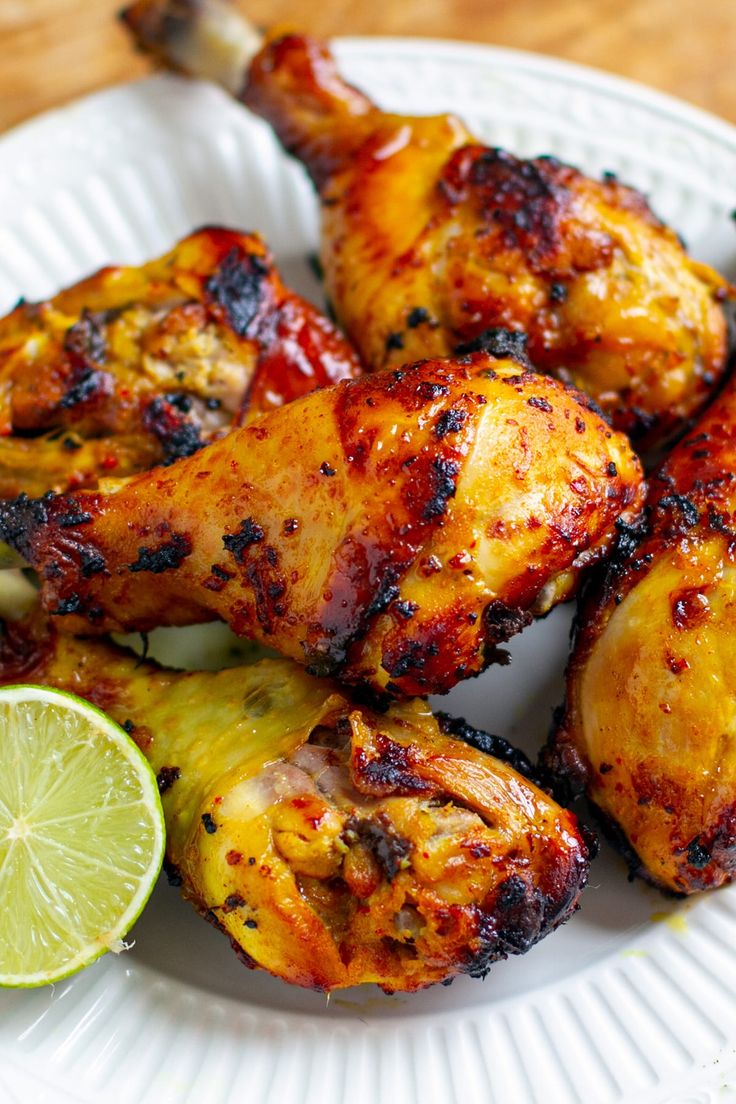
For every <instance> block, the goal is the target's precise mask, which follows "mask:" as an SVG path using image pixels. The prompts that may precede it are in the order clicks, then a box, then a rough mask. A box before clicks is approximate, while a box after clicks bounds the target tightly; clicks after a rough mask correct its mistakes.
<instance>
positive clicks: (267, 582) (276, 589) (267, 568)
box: [245, 544, 286, 634]
mask: <svg viewBox="0 0 736 1104" xmlns="http://www.w3.org/2000/svg"><path fill="white" fill-rule="evenodd" d="M245 574H246V578H247V580H248V582H249V583H250V585H251V588H252V590H253V598H254V601H255V607H256V617H257V618H258V623H259V625H260V626H261V628H262V629H263V631H264V632H265V633H268V634H271V633H272V632H273V629H274V621H275V620H276V618H278V617H283V616H284V614H285V613H286V604H285V602H284V596H285V594H286V579H285V578H284V576H283V574H282V573H281V571H280V570H279V556H278V552H277V551H276V549H275V548H274V547H273V545H270V544H267V545H265V546H264V547H263V550H262V552H259V554H258V555H256V556H253V558H252V559H251V561H250V563H249V564H248V566H247V569H246V573H245Z"/></svg>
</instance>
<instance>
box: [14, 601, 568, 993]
mask: <svg viewBox="0 0 736 1104" xmlns="http://www.w3.org/2000/svg"><path fill="white" fill-rule="evenodd" d="M18 679H22V680H23V681H31V682H35V683H43V684H45V685H50V686H56V687H60V688H62V689H64V690H69V691H73V692H74V693H76V694H79V695H82V696H83V697H86V698H88V699H89V700H90V701H93V702H95V703H96V704H97V705H99V706H101V707H102V708H104V709H105V710H106V711H107V712H108V713H110V714H111V716H113V717H114V718H115V719H116V720H117V721H118V722H119V723H121V724H123V725H124V726H125V727H126V728H127V729H128V730H129V731H130V732H131V733H132V735H133V738H134V739H135V740H136V741H137V743H138V745H139V746H140V748H141V749H142V751H143V752H144V754H145V755H146V756H147V758H148V759H149V761H150V763H151V765H152V767H153V769H154V771H155V772H156V774H157V777H158V783H159V788H160V790H161V794H162V800H163V805H164V812H165V818H166V826H167V840H168V842H167V848H168V860H169V876H170V879H171V880H172V881H174V882H175V883H176V884H179V885H181V887H182V891H183V893H184V896H185V897H187V898H188V899H189V900H190V901H191V902H192V904H193V905H194V906H195V908H196V909H197V910H198V911H199V912H200V913H202V914H203V915H204V916H206V917H207V919H209V920H210V921H211V922H212V923H214V924H215V925H216V926H217V927H218V928H220V929H221V930H222V931H223V932H224V933H225V934H226V935H228V936H229V938H230V940H231V942H232V945H233V947H234V949H235V951H236V953H237V954H238V956H239V957H240V958H241V959H242V961H243V962H245V964H246V965H248V966H251V967H259V968H261V969H264V970H268V971H269V972H270V973H272V974H275V975H276V976H277V977H280V978H283V979H284V980H285V981H289V982H291V983H293V984H296V985H302V986H307V987H310V988H315V989H322V990H326V991H329V990H331V989H338V988H342V987H344V986H348V985H357V984H359V983H363V982H376V983H377V984H379V985H381V986H382V987H383V988H384V989H386V990H389V991H393V990H409V991H411V990H415V989H420V988H422V987H424V986H426V985H430V984H431V983H433V982H437V981H446V980H448V979H450V978H452V977H454V976H455V975H457V974H462V973H467V974H471V975H473V976H483V975H484V974H485V973H486V972H487V971H488V968H489V966H490V965H491V963H492V962H494V961H495V960H497V959H499V958H505V957H506V956H507V955H509V954H520V953H523V952H524V951H526V950H527V949H528V948H529V947H530V946H531V945H532V944H533V943H535V942H536V941H537V940H538V939H540V938H541V937H542V936H544V935H546V934H547V933H548V932H549V931H552V930H553V929H554V928H555V927H557V925H558V924H560V923H562V921H564V920H566V919H567V918H568V917H569V916H570V915H571V913H572V912H573V910H574V909H575V908H576V907H577V901H578V897H579V895H580V892H581V890H582V888H583V886H584V885H585V880H586V874H587V866H588V862H587V860H588V848H587V845H586V843H585V842H584V840H583V838H582V837H581V835H580V832H579V829H578V826H577V823H576V820H575V817H574V815H573V814H572V813H569V812H567V811H566V810H564V809H562V808H560V807H559V806H558V805H556V804H555V802H554V801H552V800H551V799H550V798H548V797H547V796H546V795H545V794H544V793H542V791H541V790H539V789H538V788H537V787H536V786H535V785H534V784H533V783H532V782H531V781H529V780H528V779H526V778H524V777H522V775H521V774H519V773H517V771H516V770H514V768H513V767H512V765H511V763H510V762H509V760H511V762H514V761H517V760H518V753H516V755H514V754H513V753H511V752H510V749H509V748H508V745H505V744H504V743H503V741H498V740H494V738H492V737H488V736H486V735H485V734H473V733H472V730H470V731H469V730H468V729H467V727H466V726H463V725H460V726H458V725H457V724H456V723H454V724H452V725H451V727H452V728H459V731H461V732H463V733H464V734H465V735H466V738H470V739H475V740H476V741H478V742H480V743H481V744H482V746H483V747H486V746H488V744H489V742H490V745H491V747H492V748H493V749H494V750H495V751H496V752H497V753H498V755H499V756H500V758H496V757H493V756H492V755H488V754H484V753H483V751H481V750H478V749H477V748H475V747H473V746H469V745H468V744H467V743H463V742H461V741H460V740H458V739H453V738H451V737H450V736H447V735H445V734H444V733H443V731H442V729H441V727H440V724H439V723H438V720H437V718H436V717H434V716H433V715H432V713H431V712H430V711H429V709H428V707H427V706H426V705H424V704H423V703H408V704H404V705H401V706H393V707H392V708H391V710H389V711H388V712H387V713H382V714H376V713H373V712H371V711H370V710H369V709H366V708H365V707H363V706H360V705H356V704H355V703H354V702H353V701H351V699H350V697H349V696H348V694H347V693H346V691H345V690H342V689H340V688H338V687H337V685H335V684H334V683H332V682H328V681H326V680H317V679H313V678H311V677H310V676H309V675H307V674H306V673H305V672H304V671H303V670H302V669H300V668H299V667H297V666H296V665H295V664H293V663H290V662H289V661H288V660H264V661H262V662H261V663H259V664H257V665H255V666H252V667H238V668H230V669H228V670H224V671H220V672H217V673H212V672H188V673H183V672H174V671H170V670H165V669H162V668H159V667H157V666H155V665H153V664H151V663H145V662H144V663H142V662H141V661H140V659H139V658H138V657H137V656H134V655H132V654H130V653H126V652H124V651H122V650H121V649H118V648H115V647H113V646H112V645H109V644H107V643H105V642H103V641H100V640H94V641H89V640H85V641H80V640H76V639H74V638H72V637H69V636H66V635H64V636H62V635H59V634H57V633H56V632H55V630H54V627H53V626H51V625H49V624H48V623H47V622H46V621H45V619H44V618H42V617H39V616H38V613H37V612H36V614H34V615H32V616H31V617H30V618H28V619H26V620H25V621H24V622H20V623H11V624H8V625H7V626H6V627H5V632H4V636H3V638H2V642H1V643H0V681H2V682H3V683H8V682H14V681H17V680H18ZM522 758H523V757H522Z"/></svg>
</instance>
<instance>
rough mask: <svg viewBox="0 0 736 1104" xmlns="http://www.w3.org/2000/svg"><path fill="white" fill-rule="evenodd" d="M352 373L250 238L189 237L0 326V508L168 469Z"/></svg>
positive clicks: (214, 232)
mask: <svg viewBox="0 0 736 1104" xmlns="http://www.w3.org/2000/svg"><path fill="white" fill-rule="evenodd" d="M357 374H358V362H357V358H356V356H355V353H354V352H353V351H352V349H351V348H350V347H349V345H348V343H347V342H346V341H345V340H344V339H343V338H342V336H341V335H340V334H339V333H338V331H337V330H336V329H335V327H334V326H333V325H332V324H331V323H330V322H328V321H327V319H325V318H323V317H322V316H321V315H320V314H319V312H318V311H317V310H316V309H315V308H314V307H313V306H312V305H311V304H309V303H307V302H305V301H304V300H303V299H301V298H299V296H297V295H295V294H294V293H293V292H291V291H289V290H288V289H287V288H285V287H284V285H283V284H282V282H281V279H280V277H279V275H278V273H277V271H276V269H275V268H274V265H273V260H272V258H271V255H270V253H269V252H268V249H267V248H266V246H265V245H264V243H263V241H262V240H261V239H260V238H259V237H258V236H257V235H254V234H242V233H236V232H235V231H231V230H223V229H216V228H208V229H204V230H199V231H197V232H196V233H193V234H190V235H189V237H187V238H184V240H183V241H181V242H179V244H178V245H177V246H175V248H174V249H172V250H171V251H170V252H169V253H167V254H165V255H164V256H163V257H159V258H157V259H156V260H154V261H151V262H149V263H148V264H145V265H142V266H140V267H137V268H134V267H129V268H121V267H112V268H105V269H102V271H101V272H98V273H96V274H95V275H94V276H91V277H89V278H88V279H86V280H82V281H81V282H80V283H78V284H76V285H75V286H74V287H71V288H68V289H67V290H66V291H62V292H60V294H58V295H56V296H54V298H53V299H51V300H49V301H47V302H43V303H26V302H21V303H19V305H18V306H17V307H16V308H15V310H13V311H12V312H11V313H10V314H9V315H7V316H6V317H5V318H3V319H1V320H0V497H2V498H12V497H14V496H16V495H18V494H20V492H21V491H26V492H27V493H28V494H32V495H41V494H43V493H44V492H46V491H48V490H53V491H64V490H70V489H74V488H77V487H87V486H95V485H96V484H97V482H98V480H99V479H100V478H102V477H108V476H111V475H113V476H125V475H130V474H132V473H134V472H138V471H141V470H145V469H148V468H150V467H153V465H154V464H160V463H170V462H171V461H172V460H175V459H177V458H178V457H181V456H188V455H190V454H191V453H192V452H195V451H196V450H197V449H198V448H200V447H201V446H202V445H203V444H205V443H206V442H207V441H210V440H212V439H214V438H216V437H218V436H221V435H222V434H223V433H225V432H227V431H228V430H229V429H230V427H231V426H232V425H233V424H235V423H239V422H242V421H244V420H247V419H248V418H250V417H252V416H253V415H255V414H258V413H260V412H261V411H262V410H267V409H269V408H271V407H273V406H277V405H279V404H281V403H284V402H288V401H290V400H291V399H293V398H295V397H296V396H297V395H302V394H304V393H305V392H306V391H310V390H312V389H313V388H314V387H318V386H323V385H324V384H327V383H334V382H336V381H337V380H339V379H343V378H346V377H352V376H354V375H357ZM39 435H40V436H39Z"/></svg>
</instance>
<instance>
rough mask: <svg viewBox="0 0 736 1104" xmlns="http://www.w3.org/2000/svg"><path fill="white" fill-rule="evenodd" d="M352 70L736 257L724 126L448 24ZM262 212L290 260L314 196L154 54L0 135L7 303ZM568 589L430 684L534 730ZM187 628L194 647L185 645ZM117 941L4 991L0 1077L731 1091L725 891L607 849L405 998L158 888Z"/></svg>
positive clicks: (262, 134)
mask: <svg viewBox="0 0 736 1104" xmlns="http://www.w3.org/2000/svg"><path fill="white" fill-rule="evenodd" d="M339 54H340V58H341V60H342V62H343V66H344V71H345V72H346V74H348V76H349V77H351V78H352V79H353V80H354V81H355V82H356V83H358V84H360V85H362V86H364V87H365V88H366V89H368V90H369V91H371V92H372V93H374V94H375V96H376V97H377V98H378V99H379V100H380V101H381V102H382V103H384V104H385V105H387V106H391V107H394V108H396V109H398V110H401V111H417V112H428V111H442V110H447V109H452V110H454V111H456V112H457V113H459V114H461V115H463V116H464V117H465V118H466V119H467V120H468V122H469V123H471V124H472V126H473V127H474V128H475V130H476V132H477V133H478V135H479V136H481V137H482V138H484V139H485V140H486V141H488V142H490V143H492V144H496V145H504V146H507V147H509V148H510V149H512V150H514V151H516V152H518V153H521V154H532V153H541V152H550V153H555V154H557V155H558V156H560V157H562V158H563V159H565V160H568V161H571V162H573V163H575V164H578V165H580V166H581V167H583V168H584V169H586V170H588V171H592V172H600V171H601V170H603V169H613V170H616V171H618V172H619V173H620V174H621V176H622V177H623V178H624V179H625V180H627V181H630V182H632V183H634V184H636V185H638V186H639V187H641V188H643V189H644V191H646V192H648V193H649V194H650V195H651V198H652V201H653V204H654V206H655V208H656V210H657V211H658V212H660V213H661V215H662V216H664V217H665V218H666V219H668V220H669V221H671V222H672V223H673V224H674V225H675V226H676V227H677V229H678V230H679V231H680V232H681V233H683V234H684V236H685V237H686V239H687V240H688V242H689V244H690V246H691V248H692V249H693V251H694V252H695V253H696V254H697V255H698V256H701V257H703V258H704V259H707V260H710V261H711V262H713V263H715V264H716V265H718V266H719V267H721V268H723V269H725V270H726V271H727V272H730V274H731V275H732V276H733V275H734V267H735V265H736V234H734V227H733V224H732V223H731V222H730V221H729V213H730V211H731V209H732V208H733V207H734V206H736V131H734V130H733V129H731V128H730V127H728V126H726V125H725V124H724V123H720V122H718V121H717V120H714V119H711V118H709V117H707V116H705V115H703V114H701V113H700V112H697V111H695V110H693V109H691V108H688V107H686V106H684V105H682V104H678V103H676V102H675V101H673V100H670V99H667V98H665V97H663V96H659V95H656V94H654V93H652V92H648V91H646V90H645V89H642V88H638V87H636V86H633V85H630V84H627V83H624V82H622V81H619V80H615V79H613V78H610V77H605V76H603V75H600V74H596V73H593V72H589V71H586V70H583V69H579V68H574V67H572V66H568V65H564V64H561V63H556V62H552V61H548V60H545V59H542V58H534V57H532V56H528V55H524V54H518V53H513V52H510V51H501V50H492V49H487V48H483V47H473V46H460V45H456V44H452V43H439V42H429V41H426V42H409V41H395V40H394V41H387V40H380V39H374V40H347V41H342V42H341V43H340V44H339ZM211 222H222V223H226V224H231V225H234V226H239V227H244V228H253V229H259V230H261V231H262V232H264V233H265V235H266V237H267V238H268V239H269V241H270V242H271V244H272V246H273V248H274V249H275V252H276V255H277V258H278V259H279V262H280V264H281V267H282V269H283V271H284V273H285V275H286V276H287V278H289V279H290V280H291V281H292V282H294V283H295V284H296V285H297V286H299V287H301V289H302V290H305V291H307V292H308V293H310V292H311V293H312V294H318V289H317V288H316V285H315V284H314V283H313V282H312V281H311V278H310V275H309V269H308V267H307V265H306V262H305V257H306V255H307V254H308V253H309V251H310V250H312V249H314V246H315V242H316V227H317V222H316V206H315V203H314V199H313V196H312V193H311V190H310V188H309V186H308V185H307V183H306V181H305V179H304V178H303V176H302V173H301V171H300V169H299V168H298V167H297V166H296V165H295V164H291V163H290V162H288V161H287V159H286V158H285V157H284V156H283V155H282V154H281V153H280V152H279V150H278V149H277V147H276V145H275V142H274V141H273V139H272V138H271V136H270V133H269V131H268V130H267V128H266V127H265V126H264V125H263V124H261V123H259V122H258V121H256V120H254V119H251V118H250V117H249V116H248V115H247V114H246V112H245V111H243V110H242V109H240V108H238V107H237V106H236V105H234V104H232V103H230V102H228V101H227V100H226V98H225V97H224V96H223V95H221V94H220V93H219V92H218V91H216V90H215V89H214V88H210V87H208V86H205V85H201V84H190V83H187V82H186V81H184V80H178V79H174V78H167V77H156V78H154V79H151V80H147V81H143V82H142V83H140V84H136V85H132V86H128V87H123V88H118V89H113V90H111V91H109V92H104V93H102V94H100V95H97V96H93V97H91V98H89V99H86V100H84V101H82V102H80V103H77V104H73V105H72V106H70V107H67V108H65V109H63V110H62V111H58V112H55V113H53V114H51V115H47V116H45V117H43V118H41V119H38V120H37V121H35V122H32V123H30V124H28V125H26V126H24V127H22V128H20V129H19V130H17V131H15V132H13V133H11V134H9V135H8V136H6V137H5V138H4V139H3V140H2V141H0V309H6V308H8V307H9V306H10V305H11V304H12V303H13V301H14V300H15V299H16V298H17V297H18V296H19V295H21V294H22V295H25V296H27V297H30V298H35V297H39V296H43V295H46V294H48V293H50V292H53V291H54V290H55V289H56V288H58V287H60V286H61V285H64V284H67V283H69V282H70V281H73V280H75V279H76V278H78V277H80V276H82V275H83V274H86V273H87V272H88V271H90V270H92V269H94V268H95V267H97V266H99V265H102V264H103V263H105V262H109V261H127V262H138V261H142V260H144V259H145V258H147V257H149V256H153V255H155V254H156V253H158V252H160V251H163V250H164V249H166V248H167V247H168V246H169V245H170V244H171V243H172V242H173V241H174V240H175V239H176V238H178V237H179V236H180V235H182V234H184V233H185V232H187V231H189V230H191V229H192V228H193V227H195V226H197V225H201V224H203V223H211ZM568 623H569V611H567V610H558V611H557V612H556V613H555V614H554V615H553V616H551V617H550V618H548V619H547V621H545V622H544V623H541V624H538V625H537V626H535V627H533V628H532V629H531V630H529V631H528V632H527V633H525V634H524V635H523V636H522V637H520V638H518V639H517V641H516V642H515V643H514V645H513V647H512V651H513V655H514V661H513V664H512V666H511V668H510V669H497V670H495V671H490V672H488V673H487V674H486V675H485V676H483V677H482V678H480V679H477V680H476V681H474V682H471V683H469V684H467V685H465V686H462V687H459V688H458V689H457V690H455V691H454V692H453V693H452V695H451V696H450V701H449V704H448V702H447V701H445V702H444V703H443V705H444V707H445V708H450V709H451V710H452V711H454V712H456V713H462V714H464V715H465V716H466V717H467V718H468V719H469V720H470V721H472V722H474V723H476V724H478V725H480V726H482V727H485V728H488V729H491V730H495V731H497V732H500V733H502V734H503V735H507V736H509V737H510V738H511V739H512V740H515V741H517V742H518V743H520V744H522V745H524V746H526V747H527V748H528V749H530V750H535V749H536V748H537V747H538V746H539V744H540V742H541V741H542V739H543V737H544V734H545V732H546V729H547V726H548V723H549V719H550V710H551V707H552V706H553V705H554V704H555V703H556V702H557V701H558V700H559V698H560V696H561V672H562V668H563V665H564V661H565V653H566V644H567V630H568ZM198 646H199V645H198V644H197V642H195V644H194V651H195V653H196V650H197V647H198ZM135 938H136V944H135V948H134V949H133V950H132V951H130V952H129V953H127V954H125V955H124V956H122V957H119V958H114V957H113V956H111V955H110V956H107V957H106V959H104V960H101V961H100V962H99V963H98V964H96V965H95V966H93V967H92V968H91V969H89V970H87V971H86V972H84V973H83V974H81V975H79V976H78V977H76V978H74V979H72V980H70V981H67V982H64V983H63V984H60V985H57V986H56V987H54V988H49V989H46V990H42V991H34V992H7V991H5V992H2V993H0V1101H2V1102H3V1104H11V1102H14V1101H23V1104H34V1102H41V1101H45V1102H48V1104H64V1102H71V1101H73V1102H82V1101H83V1102H93V1101H94V1102H96V1101H100V1100H104V1101H105V1104H153V1102H156V1104H174V1102H175V1104H179V1102H184V1101H187V1102H189V1101H190V1102H195V1101H201V1102H206V1104H229V1102H233V1104H234V1102H235V1101H238V1102H239V1104H240V1102H242V1101H247V1102H248V1104H267V1102H274V1104H276V1102H279V1104H281V1102H285V1104H317V1102H319V1104H340V1102H342V1101H348V1100H349V1101H350V1104H378V1102H383V1101H390V1100H391V1101H392V1100H400V1101H401V1102H402V1104H419V1102H420V1101H421V1102H422V1104H427V1102H430V1104H431V1102H434V1101H440V1100H441V1101H442V1102H443V1104H460V1101H462V1104H533V1102H535V1101H542V1100H544V1101H545V1102H549V1101H551V1102H553V1104H567V1102H571V1104H572V1102H574V1104H607V1102H609V1101H626V1102H630V1104H633V1102H636V1101H648V1102H650V1101H651V1102H659V1101H672V1102H674V1101H677V1102H678V1104H685V1102H686V1101H687V1102H693V1104H694V1102H696V1101H703V1102H706V1101H711V1100H713V1101H715V1100H718V1101H736V887H734V889H733V890H725V891H721V892H719V893H716V894H713V895H712V896H710V897H705V898H702V899H699V900H691V901H688V902H687V903H678V902H673V901H671V900H666V899H665V898H663V897H661V896H660V895H659V894H657V893H656V892H655V891H653V890H651V889H648V888H646V887H644V886H643V885H641V884H634V885H632V884H629V883H628V882H627V880H626V872H625V869H624V866H623V863H622V862H621V861H620V860H619V859H618V858H617V857H616V856H614V855H612V854H610V853H606V854H604V856H603V858H601V859H599V860H598V861H597V862H596V863H595V865H594V866H593V869H592V876H591V885H590V887H589V888H588V890H586V892H585V895H584V900H583V908H582V911H581V912H580V913H578V914H577V916H575V918H574V919H573V920H572V921H571V922H570V923H569V924H568V925H567V926H566V927H565V928H563V929H562V930H561V931H560V932H558V933H557V934H555V935H554V936H552V937H551V938H549V939H548V940H545V941H544V942H543V943H542V944H540V945H539V946H538V947H536V948H535V949H534V950H532V951H531V953H530V954H528V955H527V956H526V957H525V958H522V959H518V960H511V961H509V962H505V963H502V964H499V965H497V966H495V967H494V968H493V970H492V971H491V974H490V976H489V977H488V978H487V979H486V980H485V981H484V982H479V981H472V980H470V979H467V978H466V979H461V980H459V981H456V982H455V984H454V985H453V986H452V987H451V988H443V987H437V988H435V989H434V990H430V991H427V992H424V993H421V994H418V995H416V996H413V997H401V996H395V997H386V996H384V995H382V994H380V993H379V992H378V991H373V990H371V991H366V990H353V991H349V992H346V993H343V994H342V995H339V996H336V997H333V998H332V1000H331V1001H329V1002H327V1001H326V1000H325V998H324V997H322V996H319V995H316V994H312V993H307V992H301V991H298V990H294V989H290V988H288V987H287V986H285V985H283V984H281V983H279V982H277V981H275V980H273V979H271V978H269V977H264V976H261V975H259V974H251V973H250V972H248V971H247V970H245V969H244V968H243V967H242V966H241V965H240V964H239V962H238V961H237V959H236V958H235V956H234V955H232V953H231V951H230V949H229V947H228V945H227V942H226V941H225V940H224V939H223V938H222V937H221V936H220V935H218V934H217V933H216V932H215V931H214V930H211V929H209V928H208V927H207V925H206V924H203V923H202V922H201V921H200V920H199V919H198V918H197V917H196V916H195V915H194V914H193V913H190V911H189V910H188V909H187V908H186V907H185V906H184V905H183V904H182V903H181V902H180V900H179V898H178V893H177V891H175V890H172V889H170V888H169V887H168V886H160V887H159V889H158V891H157V893H156V895H155V898H154V900H153V902H152V903H151V905H150V906H149V908H148V909H147V910H146V912H145V915H144V917H143V919H142V920H141V922H140V923H139V925H138V926H137V928H136V931H135Z"/></svg>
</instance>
